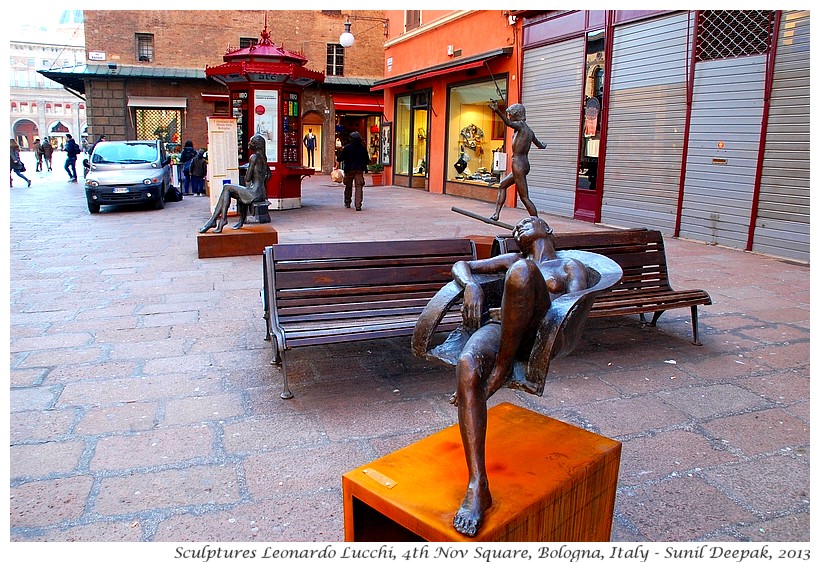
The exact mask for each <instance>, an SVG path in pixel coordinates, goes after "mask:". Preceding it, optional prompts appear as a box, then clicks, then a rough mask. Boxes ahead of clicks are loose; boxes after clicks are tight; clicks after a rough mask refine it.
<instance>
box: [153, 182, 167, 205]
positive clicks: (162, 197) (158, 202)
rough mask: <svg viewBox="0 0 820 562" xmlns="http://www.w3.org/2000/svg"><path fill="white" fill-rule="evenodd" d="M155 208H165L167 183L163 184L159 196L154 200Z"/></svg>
mask: <svg viewBox="0 0 820 562" xmlns="http://www.w3.org/2000/svg"><path fill="white" fill-rule="evenodd" d="M154 208H155V209H156V210H160V209H164V208H165V184H162V187H160V190H159V197H157V199H156V201H154Z"/></svg>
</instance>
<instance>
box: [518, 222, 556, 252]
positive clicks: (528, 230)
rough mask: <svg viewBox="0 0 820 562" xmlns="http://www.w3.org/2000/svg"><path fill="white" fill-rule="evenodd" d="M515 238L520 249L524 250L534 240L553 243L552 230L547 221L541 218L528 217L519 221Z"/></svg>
mask: <svg viewBox="0 0 820 562" xmlns="http://www.w3.org/2000/svg"><path fill="white" fill-rule="evenodd" d="M512 233H513V237H514V238H515V241H516V242H518V247H519V248H521V249H524V247H525V246H528V245H529V244H530V243H531V242H532V241H533V240H535V239H537V238H543V239H546V240H550V241H552V239H553V236H552V228H550V225H548V224H547V221H545V220H544V219H542V218H541V217H526V218H524V219H521V220H520V221H518V224H516V225H515V228H513V231H512Z"/></svg>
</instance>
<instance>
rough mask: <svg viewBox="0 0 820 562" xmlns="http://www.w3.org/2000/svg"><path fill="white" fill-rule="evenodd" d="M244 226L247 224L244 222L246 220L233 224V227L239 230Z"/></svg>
mask: <svg viewBox="0 0 820 562" xmlns="http://www.w3.org/2000/svg"><path fill="white" fill-rule="evenodd" d="M243 226H245V223H244V222H238V223H236V224H235V225H233V226H232V227H231V228H233V229H234V230H239V229H240V228H242V227H243Z"/></svg>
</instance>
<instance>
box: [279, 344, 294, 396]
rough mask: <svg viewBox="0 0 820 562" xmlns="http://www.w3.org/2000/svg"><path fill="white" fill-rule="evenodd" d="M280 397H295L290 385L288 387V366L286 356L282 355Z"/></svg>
mask: <svg viewBox="0 0 820 562" xmlns="http://www.w3.org/2000/svg"><path fill="white" fill-rule="evenodd" d="M283 355H284V354H283ZM279 398H281V399H283V400H290V399H291V398H293V393H292V392H291V391H290V387H288V367H287V361H285V358H284V357H282V393H281V394H280V395H279Z"/></svg>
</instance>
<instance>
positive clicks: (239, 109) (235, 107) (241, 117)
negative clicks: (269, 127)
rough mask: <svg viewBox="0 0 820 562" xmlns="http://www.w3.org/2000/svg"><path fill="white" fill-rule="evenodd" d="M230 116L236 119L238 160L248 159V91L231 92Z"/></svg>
mask: <svg viewBox="0 0 820 562" xmlns="http://www.w3.org/2000/svg"><path fill="white" fill-rule="evenodd" d="M231 116H232V117H233V118H234V119H236V133H237V135H236V142H237V147H236V148H237V154H238V155H239V160H240V162H247V161H248V156H249V155H248V141H249V140H250V136H249V135H248V92H247V91H242V90H234V91H233V92H231Z"/></svg>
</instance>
